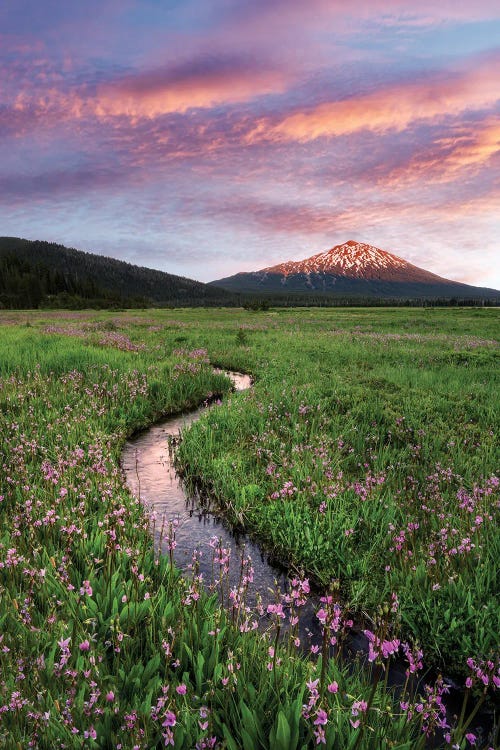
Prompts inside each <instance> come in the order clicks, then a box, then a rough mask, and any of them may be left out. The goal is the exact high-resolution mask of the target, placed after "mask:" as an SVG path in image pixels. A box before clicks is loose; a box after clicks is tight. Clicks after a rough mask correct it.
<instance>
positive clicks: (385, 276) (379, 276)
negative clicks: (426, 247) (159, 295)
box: [210, 240, 500, 298]
mask: <svg viewBox="0 0 500 750" xmlns="http://www.w3.org/2000/svg"><path fill="white" fill-rule="evenodd" d="M210 283H211V284H213V285H216V286H220V287H222V288H223V289H227V290H228V291H232V292H245V293H248V292H252V293H257V292H262V293H264V292H268V293H272V292H274V293H277V292H279V291H281V292H283V291H284V290H286V291H287V292H290V293H292V292H322V293H330V294H332V295H334V294H352V295H355V296H356V295H368V296H374V297H376V296H380V297H383V298H388V297H391V296H392V297H394V298H401V297H408V296H409V297H416V298H426V297H429V298H436V297H444V298H452V297H457V296H458V297H460V298H467V297H472V298H490V297H494V298H497V297H500V292H499V291H498V290H496V289H488V288H485V287H474V286H472V285H470V284H463V283H461V282H458V281H453V280H451V279H446V278H444V277H442V276H438V275H437V274H434V273H431V272H430V271H426V270H425V269H423V268H420V267H419V266H415V265H413V264H412V263H410V262H409V261H406V260H404V259H403V258H401V257H399V256H397V255H394V254H393V253H389V252H387V251H386V250H381V249H380V248H377V247H375V246H374V245H368V244H366V243H363V242H356V241H355V240H348V241H347V242H344V243H342V244H341V245H335V246H334V247H332V248H330V249H329V250H327V251H325V252H320V253H316V254H315V255H312V256H310V257H309V258H305V259H304V260H300V261H285V262H283V263H279V264H277V265H274V266H267V267H266V268H262V269H261V270H259V271H251V272H242V273H238V274H235V275H233V276H229V277H227V278H223V279H217V280H216V281H213V282H210Z"/></svg>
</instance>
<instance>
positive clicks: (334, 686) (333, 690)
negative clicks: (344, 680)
mask: <svg viewBox="0 0 500 750" xmlns="http://www.w3.org/2000/svg"><path fill="white" fill-rule="evenodd" d="M327 690H328V692H329V693H338V691H339V686H338V683H337V682H335V680H334V681H333V682H331V683H330V684H329V685H328V687H327Z"/></svg>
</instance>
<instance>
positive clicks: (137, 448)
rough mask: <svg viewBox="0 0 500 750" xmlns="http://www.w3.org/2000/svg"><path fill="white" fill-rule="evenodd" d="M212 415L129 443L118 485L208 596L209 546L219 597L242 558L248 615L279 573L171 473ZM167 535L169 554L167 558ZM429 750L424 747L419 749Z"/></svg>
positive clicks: (266, 597) (361, 652)
mask: <svg viewBox="0 0 500 750" xmlns="http://www.w3.org/2000/svg"><path fill="white" fill-rule="evenodd" d="M224 374H226V375H227V376H228V377H229V378H230V379H231V381H232V383H233V387H234V390H235V391H236V392H238V391H240V392H241V391H245V390H247V389H249V388H250V387H251V385H252V380H251V377H250V376H249V375H244V374H242V373H237V372H227V371H226V372H225V373H224ZM212 407H213V404H212V405H208V406H207V405H205V406H202V407H200V408H197V409H195V410H193V411H191V412H188V413H183V414H177V415H173V416H171V417H168V418H167V419H165V420H163V421H161V422H158V423H157V424H154V425H152V426H151V427H149V428H148V429H146V430H144V431H142V432H139V433H137V434H135V435H134V436H132V438H130V439H129V440H128V441H127V442H126V444H125V447H124V449H123V453H122V459H121V466H122V470H123V472H124V476H125V481H126V484H127V487H128V489H129V490H130V491H131V492H132V494H133V495H134V496H135V497H137V498H139V499H140V500H141V502H142V503H144V505H145V506H146V507H147V509H148V513H149V515H150V517H151V518H152V533H153V537H154V543H155V548H156V549H157V550H158V551H160V552H162V553H163V554H166V555H169V554H171V553H172V554H173V559H174V561H175V563H176V565H177V566H178V567H179V568H180V569H181V570H183V571H184V572H186V573H190V572H192V569H193V560H196V566H197V569H198V571H199V573H201V574H202V575H203V581H204V582H205V586H207V585H208V587H209V588H210V587H212V590H213V589H215V588H217V590H219V596H220V591H221V583H220V580H221V576H220V571H219V569H218V567H217V566H215V567H214V562H213V560H214V546H215V541H216V540H217V546H218V547H219V548H220V551H221V552H223V553H224V558H229V560H230V564H229V566H228V572H227V573H225V574H224V587H225V588H226V591H227V592H229V589H230V588H233V587H236V586H238V583H239V582H240V576H241V560H242V558H243V557H247V556H249V557H250V558H251V565H252V569H253V582H252V583H251V584H250V586H249V589H248V597H247V601H246V603H247V605H248V606H249V607H254V606H255V604H256V603H257V602H258V601H259V599H261V600H262V602H264V603H265V604H268V603H270V602H273V601H275V596H276V594H275V592H277V591H279V592H284V591H286V590H287V589H288V587H289V584H288V577H287V571H286V570H285V569H284V568H282V567H279V566H278V565H277V564H275V563H274V562H273V561H272V560H270V558H269V557H268V556H267V555H265V554H264V553H263V552H262V550H261V549H260V548H259V547H258V546H257V544H255V543H254V542H253V541H252V540H251V539H250V538H249V537H248V536H247V535H245V534H238V533H235V532H234V530H232V529H231V527H230V526H229V525H228V524H227V523H226V521H225V519H224V517H223V515H222V513H221V512H220V511H219V512H217V509H212V508H211V507H210V503H209V502H208V501H207V499H206V498H204V497H200V496H199V495H198V494H197V493H196V492H192V493H190V492H188V491H187V490H186V487H185V485H184V483H183V481H182V479H181V478H180V477H179V475H178V474H177V472H176V470H175V466H174V461H175V458H174V447H175V443H176V442H177V441H178V440H179V437H180V435H181V433H182V431H183V430H185V429H187V428H188V427H189V426H190V425H191V424H192V423H193V422H195V421H196V420H198V419H199V418H200V417H201V416H202V415H203V414H204V413H206V410H207V409H209V408H212ZM169 528H170V530H171V534H170V540H169V533H168V530H169ZM174 529H175V549H173V550H171V540H172V538H173V537H172V530H174ZM218 575H219V578H218V577H217V576H218ZM210 582H212V583H211V584H210ZM226 603H227V600H226ZM318 606H319V597H318V596H310V597H309V601H308V603H307V605H306V607H305V608H304V609H303V611H302V614H301V618H300V630H299V635H300V637H301V640H302V642H303V643H304V642H307V641H309V644H310V645H314V644H318V643H320V642H321V631H320V627H319V623H318V620H317V618H316V616H315V612H316V610H317V609H318ZM266 620H267V624H268V625H269V620H268V619H267V618H266V617H265V618H264V622H263V627H266ZM261 626H262V623H261ZM344 652H345V655H346V656H347V657H348V658H349V659H351V660H352V659H354V658H356V657H361V658H362V659H365V660H367V653H368V640H367V638H366V637H365V635H364V634H363V633H362V632H360V631H355V630H353V631H351V633H350V636H349V639H348V641H347V643H346V644H345V645H344ZM406 667H407V663H406V662H404V661H403V660H402V659H399V658H398V659H394V660H393V661H392V662H391V666H390V670H389V680H388V684H389V685H391V686H393V687H395V688H396V689H397V688H398V686H399V687H401V686H402V685H403V684H404V683H405V679H406V676H405V670H406ZM425 676H426V675H425V674H424V677H425ZM427 677H429V675H427ZM422 680H423V678H422ZM446 682H451V681H448V680H446ZM422 685H423V682H422ZM452 686H453V690H452V691H451V693H450V694H449V695H448V696H447V699H446V704H447V707H448V712H449V714H450V715H451V714H453V713H456V712H457V711H459V708H460V703H461V692H460V691H459V690H458V689H455V687H456V686H454V685H453V683H452ZM491 726H492V717H491V715H490V714H489V712H488V714H485V713H483V712H480V713H479V714H478V716H477V718H476V721H475V722H474V729H475V730H476V731H478V732H479V733H481V729H482V730H483V733H484V730H485V729H486V727H487V728H488V730H489V729H490V728H491ZM433 746H434V743H433V741H432V740H431V741H430V742H429V744H428V745H427V747H433ZM479 746H480V745H478V747H479Z"/></svg>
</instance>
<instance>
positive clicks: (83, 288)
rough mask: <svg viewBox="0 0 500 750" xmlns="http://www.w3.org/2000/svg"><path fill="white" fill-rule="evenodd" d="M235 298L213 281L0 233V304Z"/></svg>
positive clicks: (228, 301) (225, 301) (184, 303)
mask: <svg viewBox="0 0 500 750" xmlns="http://www.w3.org/2000/svg"><path fill="white" fill-rule="evenodd" d="M235 304H238V302H237V300H236V299H235V298H234V295H233V294H231V293H229V292H226V291H225V290H223V289H219V288H218V287H211V286H208V285H207V284H202V283H201V282H199V281H192V280H191V279H186V278H184V277H182V276H174V275H173V274H168V273H164V272H162V271H155V270H152V269H149V268H142V267H140V266H133V265H131V264H130V263H125V262H124V261H119V260H115V259H114V258H106V257H104V256H101V255H94V254H92V253H85V252H82V251H80V250H74V249H70V248H67V247H64V246H63V245H58V244H55V243H50V242H39V241H30V240H23V239H19V238H16V237H2V238H0V308H2V307H3V308H8V309H16V308H17V309H19V308H21V309H24V308H38V307H65V308H68V307H73V308H75V307H76V308H83V307H96V308H108V307H146V306H150V305H155V306H172V307H198V306H205V305H212V306H213V305H217V306H224V305H235Z"/></svg>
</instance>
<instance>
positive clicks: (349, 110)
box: [247, 54, 500, 143]
mask: <svg viewBox="0 0 500 750" xmlns="http://www.w3.org/2000/svg"><path fill="white" fill-rule="evenodd" d="M499 74H500V54H498V55H492V56H491V57H490V58H487V59H486V60H484V61H483V60H481V61H480V62H479V63H477V64H476V65H475V66H474V67H473V69H472V70H466V71H461V72H457V73H451V74H449V73H448V74H443V73H439V74H437V75H435V76H431V77H426V78H425V79H423V80H419V81H416V82H413V83H410V82H406V83H404V84H401V83H397V84H389V85H387V86H385V87H383V88H382V89H380V90H377V91H374V92H373V93H370V94H362V95H360V96H353V97H350V98H347V99H343V100H337V101H329V102H324V103H321V104H318V105H317V106H316V107H313V108H311V109H308V110H305V111H302V110H298V111H296V112H293V113H291V114H288V115H287V116H285V117H284V118H283V119H282V120H281V121H278V122H277V123H273V122H272V121H271V120H270V119H262V120H261V121H260V122H258V123H257V125H256V127H255V128H254V129H253V130H252V131H251V132H250V133H249V134H248V136H247V140H248V142H250V143H251V142H254V141H258V140H261V139H266V140H288V141H298V142H306V141H312V140H316V139H317V138H325V137H326V138H332V137H336V136H342V135H347V134H351V133H356V132H358V131H360V130H371V131H374V132H376V133H385V132H387V131H389V130H394V131H401V130H405V129H406V128H407V127H408V126H409V125H410V124H411V123H413V122H417V121H420V120H433V119H435V118H443V117H446V116H449V115H457V114H459V113H460V112H464V111H466V110H481V109H485V108H489V107H492V106H493V105H495V104H496V103H497V102H498V101H500V89H499V88H498V80H499Z"/></svg>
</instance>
